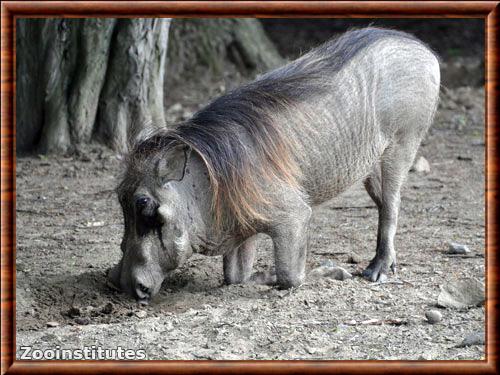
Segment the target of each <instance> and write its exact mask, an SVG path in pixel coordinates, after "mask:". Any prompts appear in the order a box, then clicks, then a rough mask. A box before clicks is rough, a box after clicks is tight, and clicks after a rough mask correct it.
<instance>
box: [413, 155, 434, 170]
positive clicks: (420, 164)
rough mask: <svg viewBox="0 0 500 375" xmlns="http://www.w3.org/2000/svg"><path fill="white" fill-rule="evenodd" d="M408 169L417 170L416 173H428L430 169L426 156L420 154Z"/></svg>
mask: <svg viewBox="0 0 500 375" xmlns="http://www.w3.org/2000/svg"><path fill="white" fill-rule="evenodd" d="M410 171H412V172H417V173H429V172H430V171H431V166H430V164H429V162H428V161H427V159H426V158H424V157H423V156H420V157H419V158H418V159H417V160H416V161H415V163H414V164H413V166H412V167H411V169H410Z"/></svg>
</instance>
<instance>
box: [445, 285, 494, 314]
mask: <svg viewBox="0 0 500 375" xmlns="http://www.w3.org/2000/svg"><path fill="white" fill-rule="evenodd" d="M440 288H441V293H439V296H438V306H442V307H450V308H455V309H463V308H467V307H474V306H481V305H483V304H484V301H485V294H484V285H483V284H482V283H481V282H479V281H478V280H476V279H473V278H466V279H463V280H457V281H453V282H450V283H447V284H446V285H442V286H441V287H440Z"/></svg>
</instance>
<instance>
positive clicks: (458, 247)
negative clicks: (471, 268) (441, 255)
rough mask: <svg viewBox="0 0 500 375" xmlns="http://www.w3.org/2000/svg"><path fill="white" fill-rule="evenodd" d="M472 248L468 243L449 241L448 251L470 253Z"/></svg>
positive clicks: (451, 252)
mask: <svg viewBox="0 0 500 375" xmlns="http://www.w3.org/2000/svg"><path fill="white" fill-rule="evenodd" d="M469 253H470V250H469V247H468V246H467V245H462V244H459V243H455V242H449V243H448V251H447V254H458V255H466V254H469Z"/></svg>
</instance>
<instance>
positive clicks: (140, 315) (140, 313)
mask: <svg viewBox="0 0 500 375" xmlns="http://www.w3.org/2000/svg"><path fill="white" fill-rule="evenodd" d="M147 315H148V313H147V312H146V310H139V311H137V312H136V313H135V316H137V317H138V318H141V319H142V318H145V317H146V316H147Z"/></svg>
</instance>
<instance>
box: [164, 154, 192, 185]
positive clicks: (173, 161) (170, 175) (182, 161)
mask: <svg viewBox="0 0 500 375" xmlns="http://www.w3.org/2000/svg"><path fill="white" fill-rule="evenodd" d="M190 154H191V149H190V148H189V147H188V146H184V145H178V146H174V147H172V148H170V149H169V150H168V151H167V152H165V153H164V154H163V155H162V157H161V158H160V160H158V163H157V165H156V175H157V176H158V177H159V179H160V181H161V183H162V184H164V183H166V182H168V181H180V180H182V179H183V178H184V174H185V173H186V168H187V165H188V161H189V156H190Z"/></svg>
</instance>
